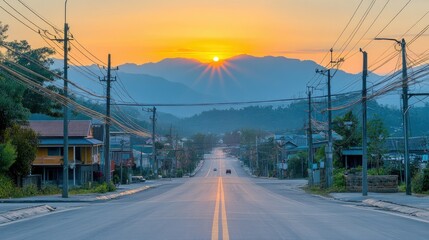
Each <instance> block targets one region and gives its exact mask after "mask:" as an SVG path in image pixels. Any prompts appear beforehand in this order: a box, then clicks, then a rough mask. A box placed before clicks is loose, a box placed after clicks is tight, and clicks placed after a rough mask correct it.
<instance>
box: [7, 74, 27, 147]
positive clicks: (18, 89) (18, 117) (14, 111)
mask: <svg viewBox="0 0 429 240" xmlns="http://www.w3.org/2000/svg"><path fill="white" fill-rule="evenodd" d="M24 91H25V88H24V87H23V86H22V85H19V84H18V83H16V82H14V81H13V80H11V79H8V78H5V77H4V76H1V75H0V142H3V140H4V139H3V135H4V131H5V130H6V128H8V127H11V126H12V125H13V124H15V123H19V122H21V121H24V120H26V119H27V118H28V116H29V115H30V111H29V110H28V109H27V108H25V107H24V106H23V104H22V100H23V95H24Z"/></svg>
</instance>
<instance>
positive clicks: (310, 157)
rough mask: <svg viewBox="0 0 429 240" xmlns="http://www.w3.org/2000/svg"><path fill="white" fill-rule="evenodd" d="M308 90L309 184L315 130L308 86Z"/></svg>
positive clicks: (311, 171) (311, 175)
mask: <svg viewBox="0 0 429 240" xmlns="http://www.w3.org/2000/svg"><path fill="white" fill-rule="evenodd" d="M307 89H308V90H307V91H308V169H309V171H308V175H309V185H310V186H312V185H313V130H312V126H311V125H312V124H311V112H312V109H311V88H310V87H307Z"/></svg>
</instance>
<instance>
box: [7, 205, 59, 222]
mask: <svg viewBox="0 0 429 240" xmlns="http://www.w3.org/2000/svg"><path fill="white" fill-rule="evenodd" d="M53 211H55V208H53V207H51V206H48V205H40V206H35V207H28V208H22V209H17V210H13V211H9V212H6V213H3V214H0V224H4V223H8V222H12V221H16V220H19V219H23V218H28V217H31V216H35V215H38V214H43V213H49V212H53Z"/></svg>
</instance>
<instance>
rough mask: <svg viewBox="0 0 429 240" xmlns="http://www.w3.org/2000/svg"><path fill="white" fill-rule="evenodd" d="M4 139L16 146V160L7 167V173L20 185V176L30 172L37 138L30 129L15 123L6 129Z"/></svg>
mask: <svg viewBox="0 0 429 240" xmlns="http://www.w3.org/2000/svg"><path fill="white" fill-rule="evenodd" d="M5 139H6V140H7V141H9V142H10V143H11V144H13V145H14V147H15V148H16V154H17V155H16V160H15V162H14V163H13V164H12V166H11V167H10V168H9V174H10V175H11V177H12V178H13V179H15V180H16V183H17V184H18V186H20V185H21V178H22V177H23V176H26V175H28V174H29V173H30V170H31V164H32V163H33V161H34V159H35V158H36V152H37V146H38V141H39V140H38V138H37V134H36V132H34V131H33V130H32V129H30V128H27V127H21V126H19V125H16V124H15V125H13V126H12V127H10V128H8V129H6V132H5Z"/></svg>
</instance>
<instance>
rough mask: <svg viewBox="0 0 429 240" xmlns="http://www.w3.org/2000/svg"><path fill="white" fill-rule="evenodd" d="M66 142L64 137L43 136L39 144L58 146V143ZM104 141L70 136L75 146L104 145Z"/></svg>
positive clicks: (70, 143) (70, 141)
mask: <svg viewBox="0 0 429 240" xmlns="http://www.w3.org/2000/svg"><path fill="white" fill-rule="evenodd" d="M63 144H64V139H63V138H42V139H40V142H39V146H44V145H45V146H46V145H52V146H57V145H60V146H61V145H63ZM102 144H103V142H101V141H99V140H97V139H93V138H69V145H70V146H73V145H76V146H78V145H89V146H93V145H102Z"/></svg>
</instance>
